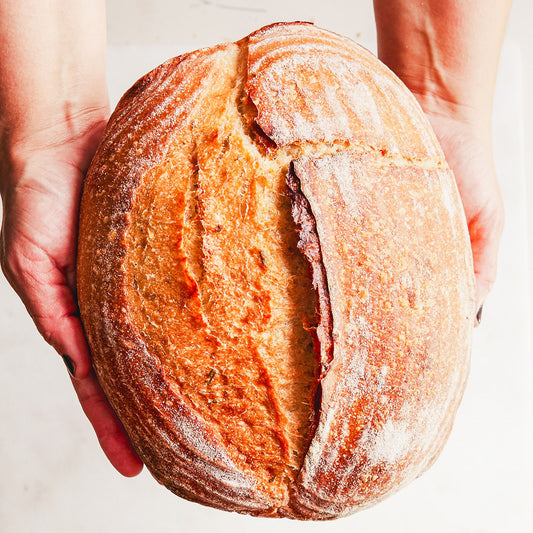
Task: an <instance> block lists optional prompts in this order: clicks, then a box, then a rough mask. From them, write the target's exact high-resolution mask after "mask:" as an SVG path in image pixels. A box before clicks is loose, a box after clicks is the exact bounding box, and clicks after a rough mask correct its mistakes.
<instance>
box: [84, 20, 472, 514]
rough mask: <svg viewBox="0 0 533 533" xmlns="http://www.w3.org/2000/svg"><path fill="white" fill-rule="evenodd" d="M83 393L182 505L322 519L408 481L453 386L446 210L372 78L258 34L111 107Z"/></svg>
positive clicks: (399, 116) (96, 171)
mask: <svg viewBox="0 0 533 533" xmlns="http://www.w3.org/2000/svg"><path fill="white" fill-rule="evenodd" d="M78 290H79V305H80V311H81V317H82V320H83V324H84V327H85V330H86V334H87V339H88V342H89V345H90V348H91V352H92V356H93V364H94V369H95V371H96V374H97V376H98V379H99V381H100V383H101V385H102V387H103V389H104V391H105V394H106V395H107V397H108V399H109V401H110V403H111V405H112V406H113V408H114V410H115V411H116V413H117V415H118V417H119V418H120V420H121V421H122V423H123V425H124V427H125V429H126V431H127V433H128V435H129V437H130V439H131V441H132V443H133V445H134V447H135V449H136V451H137V452H138V454H139V456H140V457H141V458H142V460H143V461H144V462H145V464H146V465H147V467H148V468H149V469H150V471H151V472H152V474H153V475H154V476H155V477H156V478H157V479H158V480H159V481H161V482H162V483H163V484H165V485H166V486H167V487H168V488H169V489H170V490H172V491H173V492H175V493H176V494H178V495H180V496H182V497H184V498H187V499H189V500H193V501H196V502H200V503H203V504H206V505H210V506H214V507H218V508H221V509H225V510H233V511H238V512H242V513H250V514H254V515H264V516H286V517H290V518H298V519H329V518H335V517H338V516H342V515H346V514H349V513H352V512H354V511H357V510H359V509H361V508H364V507H366V506H369V505H371V504H373V503H375V502H377V501H379V500H381V499H382V498H383V497H385V496H386V495H388V494H390V493H392V492H394V491H395V490H397V489H398V488H399V487H401V486H402V485H404V484H406V483H407V482H409V481H411V480H412V479H414V478H416V477H417V476H418V475H420V474H421V473H422V472H423V471H424V470H426V469H427V468H428V467H429V466H430V465H431V464H432V462H433V461H434V459H435V458H436V456H437V455H438V453H439V452H440V450H441V448H442V446H443V444H444V441H445V440H446V437H447V435H448V433H449V431H450V428H451V425H452V421H453V418H454V415H455V412H456V410H457V407H458V404H459V401H460V398H461V395H462V391H463V388H464V385H465V380H466V376H467V369H468V360H469V352H470V344H471V332H472V327H473V320H474V277H473V268H472V258H471V250H470V244H469V239H468V232H467V228H466V224H465V219H464V215H463V211H462V207H461V202H460V199H459V196H458V193H457V189H456V186H455V183H454V178H453V175H452V173H451V171H450V169H449V168H448V166H447V164H446V161H445V159H444V156H443V154H442V151H441V149H440V147H439V145H438V143H437V141H436V139H435V136H434V134H433V133H432V131H431V129H430V127H429V125H428V123H427V121H426V119H425V117H424V116H423V114H422V112H421V110H420V108H419V106H418V105H417V103H416V101H415V99H414V98H413V96H412V95H411V94H410V93H409V92H408V90H407V89H406V88H405V87H404V86H403V85H402V83H401V82H400V81H399V80H398V79H397V78H396V77H395V76H394V75H393V74H392V73H391V72H390V71H389V70H388V69H387V68H386V67H385V66H384V65H383V64H381V63H380V62H379V61H378V60H377V59H376V58H375V57H374V56H373V55H372V54H370V53H369V52H367V51H366V50H364V49H363V48H361V47H360V46H358V45H356V44H355V43H353V42H352V41H350V40H349V39H346V38H344V37H340V36H338V35H336V34H333V33H330V32H328V31H325V30H322V29H319V28H317V27H315V26H313V25H311V24H308V23H291V24H275V25H272V26H268V27H265V28H262V29H260V30H258V31H256V32H255V33H253V34H251V35H250V36H249V37H247V38H245V39H243V40H241V41H239V42H237V43H232V44H224V45H220V46H216V47H213V48H209V49H204V50H199V51H196V52H193V53H190V54H186V55H183V56H180V57H177V58H174V59H171V60H170V61H167V62H166V63H164V64H163V65H161V66H160V67H158V68H156V69H155V70H153V71H152V72H150V73H149V74H147V75H146V76H145V77H143V78H142V79H141V80H139V81H138V82H137V83H136V84H135V85H134V86H133V87H132V88H131V89H130V90H129V91H128V92H127V93H126V94H125V95H124V97H123V98H122V99H121V101H120V103H119V104H118V106H117V109H116V110H115V112H114V114H113V116H112V117H111V119H110V121H109V125H108V127H107V129H106V132H105V135H104V138H103V141H102V143H101V145H100V147H99V149H98V152H97V154H96V156H95V158H94V160H93V162H92V164H91V167H90V169H89V172H88V175H87V179H86V183H85V189H84V193H83V199H82V207H81V218H80V232H79V257H78Z"/></svg>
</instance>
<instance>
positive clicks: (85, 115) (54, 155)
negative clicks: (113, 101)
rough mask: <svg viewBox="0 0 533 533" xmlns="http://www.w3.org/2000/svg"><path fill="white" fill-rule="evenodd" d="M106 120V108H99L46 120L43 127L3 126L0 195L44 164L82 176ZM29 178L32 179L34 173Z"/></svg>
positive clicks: (0, 135)
mask: <svg viewBox="0 0 533 533" xmlns="http://www.w3.org/2000/svg"><path fill="white" fill-rule="evenodd" d="M108 116H109V108H108V107H107V106H102V107H100V108H87V109H80V110H78V111H76V112H70V113H68V114H65V115H63V116H49V117H48V118H47V124H46V125H42V124H39V126H33V127H31V128H20V127H18V128H9V126H7V127H6V126H5V125H4V127H3V129H2V131H0V193H3V192H5V191H6V189H10V188H12V187H13V186H17V185H18V184H19V183H20V182H21V181H23V180H24V179H25V176H26V175H27V174H28V172H27V171H26V169H27V168H28V167H37V168H38V167H39V166H40V165H43V164H44V163H46V162H50V163H52V162H56V163H65V164H68V165H70V166H73V167H76V168H77V169H78V170H79V171H80V173H81V174H84V173H85V171H86V169H87V167H88V166H89V163H90V161H91V159H92V156H93V154H94V152H95V151H96V148H97V146H98V143H99V142H100V139H101V137H102V133H103V130H104V128H105V125H106V124H107V119H108ZM31 174H32V175H33V176H34V177H36V176H35V172H32V173H31ZM48 178H49V177H48ZM48 178H47V179H48ZM39 179H42V180H44V179H45V176H41V177H40V178H39Z"/></svg>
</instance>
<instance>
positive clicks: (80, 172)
mask: <svg viewBox="0 0 533 533" xmlns="http://www.w3.org/2000/svg"><path fill="white" fill-rule="evenodd" d="M106 118H107V109H106V110H105V112H104V113H98V118H97V119H92V118H90V117H81V118H80V117H78V118H77V119H76V120H78V121H80V120H82V121H83V122H84V125H83V128H81V131H82V133H77V134H76V135H72V124H69V127H68V128H63V127H61V126H60V127H54V128H50V129H48V130H45V131H40V132H39V133H38V134H36V135H33V136H30V137H27V138H24V139H23V141H19V142H17V144H16V146H14V145H13V144H11V143H10V142H9V141H4V142H3V143H2V145H1V149H2V152H3V153H2V154H1V155H2V157H1V158H0V161H2V167H1V168H0V192H1V194H2V200H3V212H4V215H3V224H2V232H1V236H0V259H1V265H2V270H3V271H4V274H5V275H6V277H7V279H8V280H9V282H10V283H11V285H12V286H13V288H14V289H15V291H16V292H17V293H18V294H19V296H20V297H21V299H22V301H23V302H24V304H25V306H26V308H27V310H28V312H29V313H30V315H31V316H32V318H33V320H34V322H35V324H36V326H37V328H38V329H39V332H40V333H41V334H42V335H43V337H44V338H45V340H46V341H47V342H48V343H50V344H51V345H52V346H53V347H54V348H55V349H56V351H57V352H58V353H59V354H61V355H62V356H63V358H64V360H65V363H66V364H67V368H68V369H69V372H70V373H71V376H72V377H71V379H72V384H73V386H74V389H75V391H76V394H77V396H78V398H79V401H80V403H81V405H82V408H83V410H84V412H85V414H86V415H87V417H88V418H89V420H90V422H91V424H92V425H93V427H94V430H95V432H96V435H97V437H98V440H99V442H100V445H101V447H102V449H103V450H104V452H105V454H106V455H107V457H108V459H109V460H110V462H111V463H112V464H113V466H114V467H115V468H116V469H117V470H118V471H119V472H120V473H121V474H123V475H125V476H134V475H136V474H138V473H139V472H140V470H141V469H142V463H141V461H140V459H139V458H138V457H137V455H136V454H135V452H134V451H133V449H132V447H131V445H130V443H129V440H128V438H127V436H126V434H125V432H124V430H123V429H122V426H121V424H120V422H119V421H118V419H117V418H116V416H115V414H114V412H113V411H112V409H111V407H110V406H109V404H108V402H107V400H106V398H105V396H104V394H103V392H102V390H101V388H100V386H99V384H98V382H97V380H96V377H95V375H94V373H93V372H92V370H91V363H90V357H89V349H88V347H87V344H86V341H85V337H84V333H83V329H82V325H81V322H80V319H79V315H78V308H77V303H76V246H77V243H76V241H77V231H78V210H79V202H80V196H81V191H82V186H83V178H84V174H85V171H86V169H87V166H88V164H89V162H90V159H91V157H92V155H93V153H94V151H95V149H96V146H97V143H98V141H99V138H100V135H101V133H102V129H103V127H104V125H105V119H106ZM65 129H66V130H67V131H66V133H65V131H64V130H65ZM77 129H78V131H80V128H77Z"/></svg>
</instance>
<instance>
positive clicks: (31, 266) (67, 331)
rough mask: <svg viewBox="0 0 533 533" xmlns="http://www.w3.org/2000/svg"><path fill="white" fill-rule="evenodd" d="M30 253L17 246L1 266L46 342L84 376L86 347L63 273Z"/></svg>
mask: <svg viewBox="0 0 533 533" xmlns="http://www.w3.org/2000/svg"><path fill="white" fill-rule="evenodd" d="M29 255H30V252H29V251H28V253H26V254H24V253H23V252H22V251H21V250H20V247H19V249H18V250H17V249H14V250H9V252H8V254H4V255H3V257H2V269H3V270H4V273H5V275H6V277H7V279H8V280H9V282H10V283H11V285H12V286H13V288H14V289H15V291H16V292H17V293H18V294H19V296H20V297H21V299H22V301H23V302H24V305H25V306H26V308H27V309H28V312H29V314H30V315H31V317H32V318H33V320H34V322H35V324H36V326H37V328H38V330H39V332H40V333H41V335H42V336H43V337H44V339H45V340H46V342H48V343H49V344H51V345H52V346H53V347H54V348H55V350H56V351H57V352H58V353H59V354H60V355H61V356H65V355H66V356H68V357H69V358H70V360H71V361H72V365H73V375H74V376H75V377H76V378H85V377H87V376H88V375H89V374H90V371H91V361H90V357H89V350H88V347H87V343H86V341H85V336H84V333H83V328H82V325H81V322H80V319H79V317H78V308H77V305H76V302H75V299H74V295H73V294H72V292H71V290H70V288H69V287H68V286H67V281H66V279H65V275H64V274H63V272H62V271H61V270H60V269H58V268H57V267H56V266H55V264H54V262H53V261H52V260H51V259H49V258H48V257H47V256H46V255H45V254H44V253H40V252H37V251H35V250H33V251H32V252H31V256H30V257H28V256H29Z"/></svg>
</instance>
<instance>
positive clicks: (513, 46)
mask: <svg viewBox="0 0 533 533" xmlns="http://www.w3.org/2000/svg"><path fill="white" fill-rule="evenodd" d="M532 15H533V7H532V6H531V4H530V3H529V2H528V0H517V1H516V2H515V4H514V7H513V12H512V15H511V20H510V24H509V28H508V32H507V36H506V40H505V45H504V49H503V53H502V61H501V69H500V76H499V78H498V86H497V95H496V102H495V110H494V120H495V135H494V140H495V158H496V165H497V169H498V172H499V176H500V182H501V186H502V191H503V194H504V200H505V203H506V209H507V224H506V228H505V232H504V236H503V240H502V249H501V258H500V275H499V279H498V282H497V284H496V286H495V288H494V290H493V292H492V294H491V295H490V297H489V299H488V301H487V303H486V306H485V311H484V316H483V323H482V325H481V327H480V328H478V330H477V331H476V333H475V344H474V351H473V356H472V369H471V374H470V379H469V383H468V387H467V390H466V393H465V397H464V401H463V404H462V406H461V408H460V410H459V414H458V417H457V420H456V424H455V427H454V430H453V432H452V435H451V437H450V440H449V442H448V444H447V446H446V448H445V450H444V452H443V454H442V456H441V457H440V459H439V460H438V461H437V463H436V464H435V466H434V467H432V468H431V470H430V471H429V472H427V473H426V474H424V476H422V477H421V478H420V479H419V480H417V481H415V482H414V483H412V484H411V485H410V486H408V487H407V488H405V489H403V490H402V491H401V492H400V493H398V494H396V495H394V496H392V497H391V498H389V499H388V500H386V501H385V502H383V503H381V504H379V505H377V506H375V507H374V508H372V509H369V510H367V511H363V512H361V513H359V514H357V515H354V516H352V517H349V518H345V519H341V520H338V521H334V522H328V523H309V524H303V523H299V522H291V521H288V520H278V521H274V520H272V519H254V518H249V517H242V516H238V515H234V514H230V513H224V512H221V511H215V510H211V509H208V508H205V507H201V506H199V505H196V504H192V503H189V502H185V501H183V500H180V499H179V498H177V497H176V496H174V495H172V494H170V493H169V492H168V491H166V490H165V489H164V488H162V487H160V486H159V485H158V484H157V483H155V482H154V481H153V480H152V479H151V477H150V476H149V474H147V473H146V472H144V473H143V474H141V475H140V476H138V477H137V478H135V479H133V480H131V479H125V478H122V477H120V475H118V474H117V473H116V472H115V471H114V470H113V469H112V467H111V466H110V465H109V464H108V463H107V462H106V459H105V458H104V456H103V454H102V453H101V452H100V450H99V448H98V445H97V442H96V438H95V437H94V436H93V434H92V430H91V428H90V426H89V424H88V423H87V422H86V421H85V420H84V418H83V415H82V413H81V409H80V408H79V406H78V405H77V402H76V400H75V396H74V393H73V391H72V390H71V388H70V383H69V380H68V379H67V374H66V371H65V369H64V367H63V363H62V361H61V360H60V359H59V357H58V356H57V355H56V354H55V353H54V352H53V350H51V349H50V348H49V347H48V346H47V345H46V344H45V343H44V341H42V340H41V339H40V338H39V336H38V334H37V333H36V331H35V330H34V327H33V324H32V322H31V320H30V319H29V317H28V316H26V313H25V310H24V308H23V306H22V304H21V303H20V302H19V301H18V299H17V297H16V295H15V294H14V293H13V291H12V290H11V289H10V287H9V286H8V285H7V282H6V281H5V280H4V279H3V278H0V531H1V532H5V533H30V532H32V533H33V532H46V533H48V532H63V531H69V532H71V531H76V532H101V533H107V532H114V533H119V532H122V531H124V532H131V533H137V532H141V531H142V532H144V531H150V532H152V531H153V532H171V531H172V532H187V533H188V532H193V531H200V532H202V531H208V530H216V531H221V532H223V531H232V532H235V533H238V532H241V531H242V532H245V531H254V532H257V533H260V532H262V531H270V530H271V529H272V527H275V528H276V530H277V531H279V532H280V533H281V532H285V531H287V532H289V531H304V529H305V531H327V532H330V531H331V532H343V531H356V532H358V533H365V532H384V531H390V530H394V531H395V532H397V533H402V532H421V533H422V532H424V533H427V532H432V533H433V532H453V533H461V532H465V533H466V532H468V533H499V532H505V533H507V532H526V531H530V530H533V514H532V513H533V462H532V452H533V429H532V423H533V409H532V407H533V399H532V385H533V377H532V376H533V373H532V352H531V335H532V331H531V330H532V328H531V308H530V294H531V283H530V280H531V261H530V259H528V252H527V249H528V234H527V227H528V213H527V210H526V206H527V204H528V203H529V205H533V193H532V190H531V189H532V188H533V187H531V184H529V183H527V180H526V175H528V174H527V172H526V170H527V169H529V172H530V171H531V169H532V168H533V166H532V165H531V161H532V159H531V157H532V153H533V150H532V148H533V144H532V142H531V138H532V137H531V135H532V133H531V132H532V128H531V124H532V119H533V115H532V110H531V107H532V104H531V101H530V100H528V99H527V98H525V97H524V95H530V94H533V84H532V70H533V68H532V65H533V55H532V51H531V45H530V44H529V43H528V41H530V40H531V35H530V29H529V28H528V27H527V26H528V21H530V20H531V16H532ZM108 20H109V23H108V25H109V31H108V36H109V48H108V52H109V53H108V81H109V85H110V94H111V98H112V101H113V102H116V100H117V99H118V97H119V96H120V95H121V94H122V93H123V92H124V91H125V90H126V89H127V88H128V87H129V86H130V85H132V84H133V82H134V81H135V80H136V79H137V78H138V77H139V76H140V75H142V74H144V73H145V72H147V71H148V70H149V69H150V68H152V67H154V66H156V65H157V64H159V63H160V62H162V61H163V60H164V59H167V58H168V57H171V56H173V55H177V54H178V53H180V52H182V51H184V50H185V49H194V48H198V47H200V46H204V45H211V44H215V43H217V42H220V41H224V40H237V39H239V38H241V37H243V36H244V35H246V34H248V33H249V32H250V31H252V30H253V29H256V28H258V27H260V26H262V25H264V24H267V23H271V22H274V21H278V20H312V21H315V22H316V23H317V24H319V25H320V26H322V27H326V28H328V29H332V30H334V31H337V32H339V33H343V34H345V35H347V36H349V37H351V38H353V39H355V40H358V41H359V42H361V43H362V44H365V45H367V46H368V47H370V48H371V49H375V29H374V22H373V17H372V6H371V1H370V0H359V1H354V0H351V1H330V2H328V3H327V4H326V3H322V2H320V3H319V2H312V1H307V2H304V1H292V2H289V1H288V0H270V1H269V2H268V3H267V2H260V1H250V0H225V1H220V2H217V1H207V0H204V1H200V0H196V1H190V2H171V1H170V0H156V1H152V2H149V1H148V0H145V1H144V2H131V1H129V0H109V1H108ZM528 47H529V48H528ZM527 185H530V187H529V189H527ZM527 198H529V199H530V200H529V202H528V201H527ZM532 211H533V209H530V210H529V216H530V220H531V214H532ZM529 228H530V231H529V242H530V246H531V243H532V242H533V241H532V235H533V231H531V230H532V228H533V226H532V225H531V223H529ZM531 248H532V249H533V246H531Z"/></svg>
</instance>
